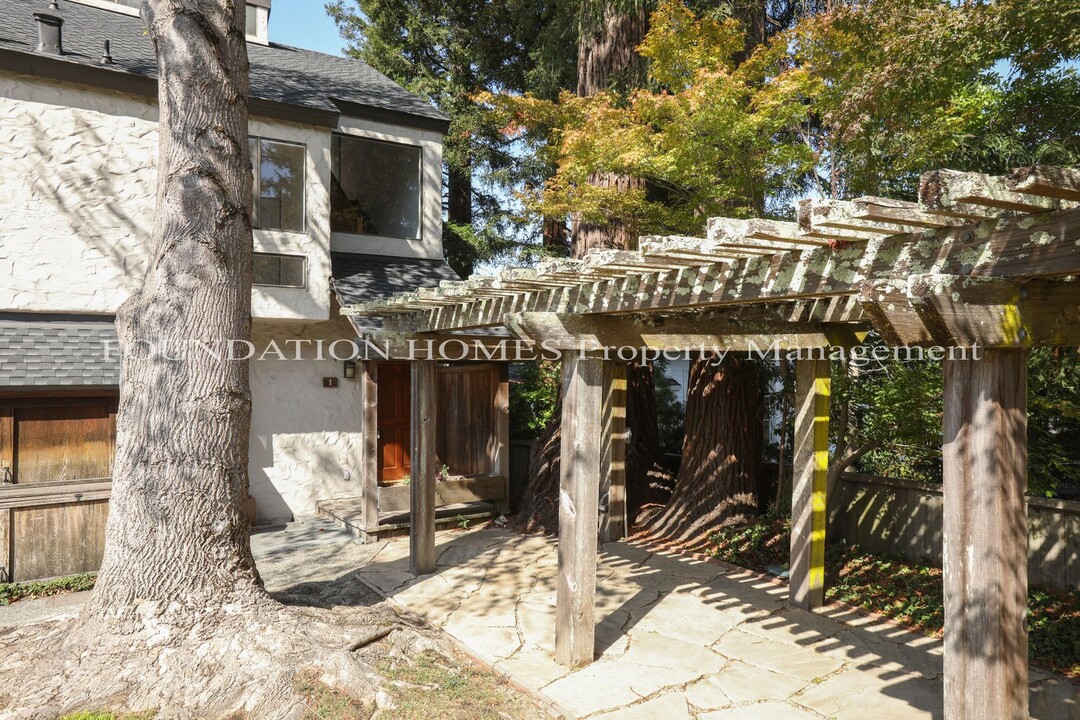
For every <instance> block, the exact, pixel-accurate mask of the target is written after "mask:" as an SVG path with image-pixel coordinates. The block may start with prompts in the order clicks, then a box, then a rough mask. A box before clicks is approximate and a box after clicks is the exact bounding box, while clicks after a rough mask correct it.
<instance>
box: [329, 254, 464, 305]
mask: <svg viewBox="0 0 1080 720" xmlns="http://www.w3.org/2000/svg"><path fill="white" fill-rule="evenodd" d="M330 263H331V268H332V275H333V279H332V280H331V281H330V282H331V285H332V286H333V288H334V292H335V293H337V296H338V298H339V299H340V300H341V304H342V305H355V304H356V303H360V302H365V301H368V300H377V299H379V298H384V297H389V296H390V295H393V294H394V293H396V292H407V291H409V290H416V289H417V288H422V287H435V286H437V285H438V284H439V281H440V280H460V279H461V278H459V277H458V276H457V274H456V273H454V271H453V270H451V269H450V266H449V265H447V264H446V262H445V261H443V260H426V259H422V258H404V257H390V256H386V255H363V254H360V253H330Z"/></svg>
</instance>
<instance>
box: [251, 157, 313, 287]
mask: <svg viewBox="0 0 1080 720" xmlns="http://www.w3.org/2000/svg"><path fill="white" fill-rule="evenodd" d="M248 140H249V141H251V140H254V141H255V155H254V156H253V157H251V158H250V160H251V178H252V187H251V229H252V230H265V231H267V232H284V233H300V234H306V233H307V231H308V217H307V191H308V187H307V170H308V169H307V162H308V150H307V144H306V143H301V142H294V141H292V140H279V139H277V138H272V137H266V136H265V135H248ZM264 140H265V141H266V142H272V143H278V144H280V145H292V146H294V147H299V148H303V151H304V164H303V170H304V174H303V177H301V178H300V209H301V215H302V217H301V223H300V225H301V227H300V229H299V230H287V229H285V228H268V227H263V225H262V223H261V222H260V220H259V198H260V197H261V193H262V143H263V141H264ZM290 287H291V286H290Z"/></svg>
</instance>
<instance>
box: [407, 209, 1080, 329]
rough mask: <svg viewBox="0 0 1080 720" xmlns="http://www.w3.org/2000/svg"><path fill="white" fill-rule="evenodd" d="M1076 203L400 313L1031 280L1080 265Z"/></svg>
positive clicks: (428, 323)
mask: <svg viewBox="0 0 1080 720" xmlns="http://www.w3.org/2000/svg"><path fill="white" fill-rule="evenodd" d="M1078 240H1080V210H1075V209H1074V210H1067V211H1061V212H1057V213H1053V214H1051V215H1042V216H1037V217H1032V218H1005V219H1001V220H988V221H985V222H983V223H980V224H978V225H972V226H964V227H950V228H941V229H939V230H936V231H932V232H931V233H929V234H922V233H920V234H918V235H895V236H889V237H884V238H880V237H879V238H875V239H873V240H870V241H869V242H868V243H866V245H865V247H847V248H842V249H837V250H833V249H831V248H816V249H812V250H807V251H803V252H802V253H799V254H797V255H796V254H783V255H770V256H759V257H751V258H741V259H739V260H736V261H734V262H732V263H731V264H724V265H705V266H702V267H700V268H681V269H679V270H670V271H663V272H657V273H649V274H646V275H628V276H625V277H618V278H601V279H595V280H593V281H589V280H588V279H583V284H581V285H578V286H576V287H571V288H566V289H560V290H549V291H542V292H538V293H533V294H521V295H517V296H515V297H512V298H492V299H489V300H480V301H476V302H469V303H458V304H454V305H449V306H446V307H442V308H435V309H431V310H428V311H424V312H420V313H414V314H412V315H411V316H396V317H394V318H390V319H388V324H392V325H393V326H394V327H395V328H397V329H401V330H417V331H437V330H441V329H450V328H462V329H464V328H471V327H484V326H490V325H500V324H502V322H503V317H504V316H505V315H506V314H508V313H513V312H530V311H538V310H539V311H558V312H568V313H577V314H621V313H634V312H663V311H676V310H684V309H687V308H695V307H710V306H724V305H734V304H751V303H764V302H782V301H790V300H796V299H807V298H829V297H841V296H846V295H850V296H854V295H858V294H859V293H860V291H861V290H862V287H863V285H864V284H865V283H867V282H879V283H881V282H883V283H885V284H887V285H890V286H895V288H896V289H900V290H902V291H906V281H907V276H908V275H910V274H919V273H925V272H927V271H929V270H931V269H934V271H936V272H938V273H942V274H956V275H966V276H979V277H984V276H985V277H1003V278H1018V279H1020V278H1028V277H1052V276H1064V275H1070V274H1077V273H1080V246H1078V245H1077V244H1076V243H1077V241H1078Z"/></svg>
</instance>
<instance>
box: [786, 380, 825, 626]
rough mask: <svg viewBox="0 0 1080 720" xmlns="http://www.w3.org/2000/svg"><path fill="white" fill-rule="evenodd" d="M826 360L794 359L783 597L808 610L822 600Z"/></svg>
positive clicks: (823, 590) (823, 593)
mask: <svg viewBox="0 0 1080 720" xmlns="http://www.w3.org/2000/svg"><path fill="white" fill-rule="evenodd" d="M829 370H830V363H829V360H815V359H807V360H799V361H798V362H797V367H796V371H795V393H796V402H795V406H796V413H797V414H796V416H795V456H794V458H792V465H793V467H792V470H793V472H792V493H791V565H790V568H791V569H790V578H789V580H788V599H789V600H790V602H791V603H792V604H794V605H797V606H799V607H802V608H806V609H807V610H809V609H811V608H816V607H821V606H822V605H823V604H824V603H825V487H826V483H827V480H828V474H829V392H830V385H831V381H830V377H829Z"/></svg>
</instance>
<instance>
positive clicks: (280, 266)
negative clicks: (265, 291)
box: [251, 252, 307, 287]
mask: <svg viewBox="0 0 1080 720" xmlns="http://www.w3.org/2000/svg"><path fill="white" fill-rule="evenodd" d="M251 282H252V284H253V285H271V286H273V287H304V286H305V285H307V259H306V258H305V257H304V256H303V255H273V254H270V253H259V252H257V253H255V266H254V268H253V272H252V275H251Z"/></svg>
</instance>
